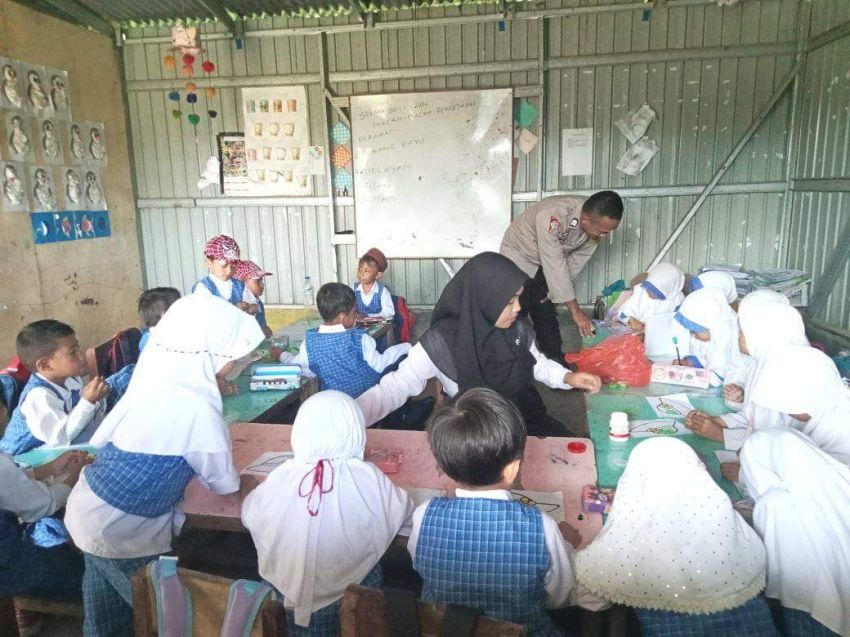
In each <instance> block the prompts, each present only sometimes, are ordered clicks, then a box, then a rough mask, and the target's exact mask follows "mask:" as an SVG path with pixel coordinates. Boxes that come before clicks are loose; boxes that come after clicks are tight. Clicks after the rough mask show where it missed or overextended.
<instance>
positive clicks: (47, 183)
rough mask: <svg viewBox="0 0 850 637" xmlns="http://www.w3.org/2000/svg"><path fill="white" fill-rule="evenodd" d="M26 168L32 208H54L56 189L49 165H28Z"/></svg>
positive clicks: (49, 209)
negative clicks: (27, 169)
mask: <svg viewBox="0 0 850 637" xmlns="http://www.w3.org/2000/svg"><path fill="white" fill-rule="evenodd" d="M28 168H29V184H30V189H31V191H32V192H30V195H31V196H32V209H33V210H34V211H37V212H46V211H51V210H56V208H57V206H56V190H55V188H54V187H53V176H52V174H51V170H50V167H49V166H38V165H30V166H28Z"/></svg>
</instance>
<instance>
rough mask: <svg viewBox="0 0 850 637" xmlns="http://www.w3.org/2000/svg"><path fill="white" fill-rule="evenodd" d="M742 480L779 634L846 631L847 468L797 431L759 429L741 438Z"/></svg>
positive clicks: (849, 563) (849, 591)
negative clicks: (775, 603) (777, 607)
mask: <svg viewBox="0 0 850 637" xmlns="http://www.w3.org/2000/svg"><path fill="white" fill-rule="evenodd" d="M741 479H742V480H743V482H744V484H745V485H746V487H747V490H748V491H749V493H750V494H751V495H752V497H753V498H755V501H756V504H755V509H754V510H753V522H754V524H755V527H756V530H757V531H758V532H759V535H761V537H762V539H763V540H764V545H765V548H766V550H767V591H766V595H767V596H768V597H772V598H775V599H778V600H779V601H780V602H781V603H782V607H783V613H782V615H783V623H784V631H783V633H784V634H785V635H789V636H792V637H798V636H805V637H815V636H820V635H833V636H834V635H835V634H836V633H837V634H839V635H845V636H846V635H850V469H848V467H847V466H845V465H843V464H842V463H840V462H838V461H836V460H835V459H834V458H831V457H830V456H828V455H827V454H825V453H823V451H821V450H820V449H818V448H817V447H816V446H815V445H813V444H812V442H811V441H810V440H809V439H808V438H807V437H806V436H804V435H803V434H801V433H799V432H797V431H794V430H791V429H765V430H762V431H757V432H755V433H754V434H753V435H752V436H750V437H749V438H748V439H747V442H746V443H744V447H743V449H742V450H741ZM617 497H619V494H618V495H617Z"/></svg>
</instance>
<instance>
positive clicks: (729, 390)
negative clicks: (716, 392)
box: [723, 383, 744, 403]
mask: <svg viewBox="0 0 850 637" xmlns="http://www.w3.org/2000/svg"><path fill="white" fill-rule="evenodd" d="M723 398H725V399H726V400H728V401H731V402H733V403H740V402H743V400H744V388H743V387H741V386H740V385H736V384H734V383H732V384H731V385H725V386H724V387H723Z"/></svg>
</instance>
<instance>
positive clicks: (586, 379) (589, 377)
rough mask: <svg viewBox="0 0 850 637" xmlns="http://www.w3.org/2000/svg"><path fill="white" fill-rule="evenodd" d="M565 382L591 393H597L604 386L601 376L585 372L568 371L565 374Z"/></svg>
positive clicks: (574, 387)
mask: <svg viewBox="0 0 850 637" xmlns="http://www.w3.org/2000/svg"><path fill="white" fill-rule="evenodd" d="M564 382H565V383H566V384H567V385H570V386H571V387H573V389H584V390H585V391H588V392H590V393H591V394H595V393H597V392H598V391H599V390H600V389H601V388H602V379H601V378H599V376H596V375H595V374H586V373H584V372H568V373H567V374H565V375H564Z"/></svg>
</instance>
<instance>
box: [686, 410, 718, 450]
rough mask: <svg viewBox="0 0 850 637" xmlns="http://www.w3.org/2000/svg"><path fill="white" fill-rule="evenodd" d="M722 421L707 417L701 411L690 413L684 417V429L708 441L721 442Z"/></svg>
mask: <svg viewBox="0 0 850 637" xmlns="http://www.w3.org/2000/svg"><path fill="white" fill-rule="evenodd" d="M722 422H723V421H722V420H721V419H720V418H715V417H714V416H709V415H708V414H707V413H705V412H702V411H696V410H694V411H691V412H688V415H687V416H685V427H687V428H688V429H690V430H691V431H693V432H694V433H695V434H696V435H698V436H702V437H703V438H707V439H708V440H716V441H717V442H723V425H722V424H721V423H722Z"/></svg>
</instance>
